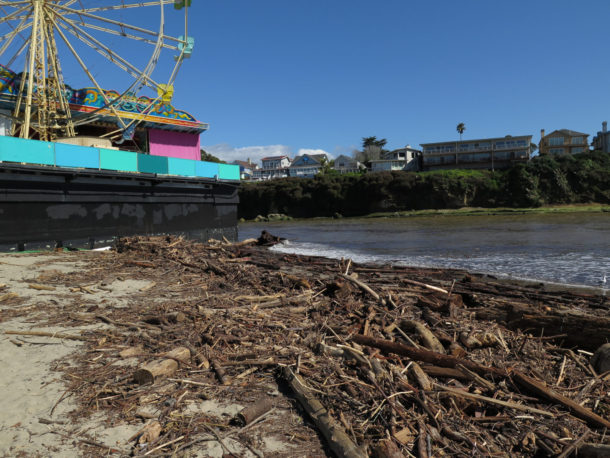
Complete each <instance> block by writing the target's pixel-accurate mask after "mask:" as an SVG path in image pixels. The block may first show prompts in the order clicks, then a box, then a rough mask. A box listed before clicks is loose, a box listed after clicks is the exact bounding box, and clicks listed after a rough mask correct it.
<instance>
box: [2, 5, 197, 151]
mask: <svg viewBox="0 0 610 458" xmlns="http://www.w3.org/2000/svg"><path fill="white" fill-rule="evenodd" d="M190 5H191V0H157V1H146V2H133V3H127V2H125V0H95V1H87V0H15V1H7V0H0V15H2V16H3V17H1V18H0V73H1V72H5V73H7V72H10V71H11V69H14V70H16V69H19V68H22V69H23V71H22V72H21V73H20V74H16V75H17V77H16V78H14V79H13V80H12V81H10V84H11V87H10V88H9V89H10V90H8V91H4V92H3V94H5V97H4V98H3V99H2V100H0V102H3V103H4V105H3V106H2V107H0V108H5V110H4V112H3V114H4V115H5V116H7V117H8V118H10V120H11V121H12V127H11V134H12V135H14V136H19V137H21V138H36V139H39V140H46V141H52V140H55V139H57V138H60V137H74V136H75V135H76V133H77V131H78V127H79V126H84V125H87V124H88V123H91V122H92V121H95V120H97V119H100V118H101V117H102V115H103V116H104V118H105V119H108V118H109V117H111V118H113V119H114V121H115V122H116V126H117V128H116V129H115V130H113V131H111V132H109V133H107V135H108V136H114V137H117V136H124V137H128V136H129V135H130V132H133V129H134V127H135V126H136V125H137V124H138V123H139V122H140V121H141V119H143V117H145V116H146V115H147V114H148V113H149V112H150V111H151V110H153V109H154V108H155V107H156V106H158V105H159V104H160V103H167V102H169V101H170V100H171V95H172V93H173V85H174V82H175V80H176V77H177V74H178V71H179V69H180V67H181V65H182V63H183V61H184V59H185V58H188V57H190V54H191V53H192V50H193V44H194V41H193V38H191V37H189V36H188V9H189V7H190ZM151 24H154V25H151ZM167 29H170V30H169V32H175V33H167V32H166V30H167ZM96 56H98V57H96ZM99 56H101V57H102V58H103V59H99ZM168 56H169V58H168ZM67 69H68V72H69V77H68V78H66V76H65V75H64V72H66V70H67ZM117 70H118V73H117ZM73 81H84V84H86V85H87V86H90V87H92V91H91V93H93V94H94V95H95V97H98V98H99V100H97V101H96V102H97V103H96V104H95V105H94V106H93V108H92V109H90V110H88V111H86V112H82V111H76V112H75V111H74V110H72V109H71V101H72V99H73V97H75V92H74V90H73V89H72V87H71V86H70V85H68V82H70V83H71V84H74V83H73ZM5 83H6V82H5ZM2 84H3V80H2V78H1V75H0V85H2ZM6 84H9V83H6ZM116 84H120V85H122V86H123V87H122V89H121V91H119V92H117V91H108V90H106V89H105V88H106V87H109V86H112V87H115V86H116ZM142 90H148V91H149V92H151V93H152V94H153V95H152V96H151V97H137V95H138V94H139V93H140V91H142ZM134 99H135V100H137V103H138V109H137V110H135V113H137V114H138V115H136V116H129V117H125V116H124V114H123V111H124V110H123V109H122V108H123V107H124V106H125V105H126V104H127V105H128V104H130V103H133V101H134ZM7 106H8V107H9V109H8V110H7V109H6V107H7ZM0 113H2V112H0Z"/></svg>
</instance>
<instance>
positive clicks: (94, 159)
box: [0, 136, 239, 180]
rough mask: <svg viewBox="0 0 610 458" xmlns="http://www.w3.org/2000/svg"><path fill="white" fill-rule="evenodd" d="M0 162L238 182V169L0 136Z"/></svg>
mask: <svg viewBox="0 0 610 458" xmlns="http://www.w3.org/2000/svg"><path fill="white" fill-rule="evenodd" d="M0 162H19V163H27V164H36V165H50V166H57V167H77V168H90V169H102V170H117V171H121V172H142V173H157V174H161V175H177V176H187V177H201V178H214V179H220V180H239V166H237V165H228V164H217V163H215V162H203V161H195V160H190V159H178V158H168V157H165V156H151V155H148V154H137V153H132V152H129V151H119V150H110V149H105V148H91V147H86V146H77V145H69V144H66V143H53V142H41V141H38V140H25V139H23V138H15V137H6V136H0Z"/></svg>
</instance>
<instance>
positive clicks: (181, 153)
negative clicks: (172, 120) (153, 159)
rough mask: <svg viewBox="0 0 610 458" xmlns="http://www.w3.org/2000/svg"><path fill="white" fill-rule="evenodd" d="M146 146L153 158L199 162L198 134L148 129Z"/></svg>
mask: <svg viewBox="0 0 610 458" xmlns="http://www.w3.org/2000/svg"><path fill="white" fill-rule="evenodd" d="M148 146H149V148H150V154H151V155H153V156H167V157H178V158H180V159H194V160H200V159H201V153H200V151H199V150H200V145H199V134H190V133H187V132H173V131H171V130H160V129H150V130H149V131H148Z"/></svg>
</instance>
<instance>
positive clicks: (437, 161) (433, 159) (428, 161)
mask: <svg viewBox="0 0 610 458" xmlns="http://www.w3.org/2000/svg"><path fill="white" fill-rule="evenodd" d="M440 163H441V158H440V157H436V156H433V157H425V158H424V164H425V165H435V164H440Z"/></svg>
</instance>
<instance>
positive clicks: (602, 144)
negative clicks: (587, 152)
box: [591, 121, 610, 153]
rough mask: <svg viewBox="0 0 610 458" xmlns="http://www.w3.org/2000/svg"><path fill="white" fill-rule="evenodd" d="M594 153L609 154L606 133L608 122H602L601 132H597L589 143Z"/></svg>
mask: <svg viewBox="0 0 610 458" xmlns="http://www.w3.org/2000/svg"><path fill="white" fill-rule="evenodd" d="M591 143H592V145H593V149H594V150H595V151H602V152H604V153H610V132H608V122H607V121H604V122H602V131H601V132H598V133H597V135H596V136H595V137H593V141H592V142H591Z"/></svg>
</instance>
